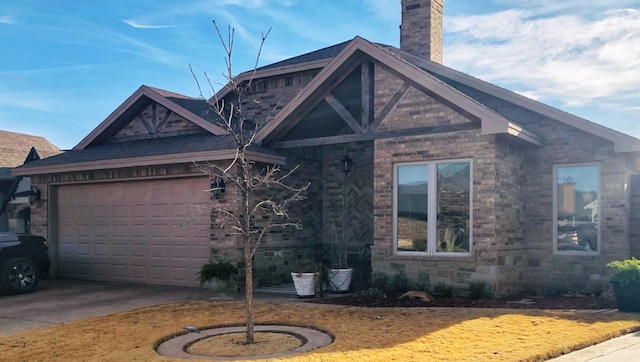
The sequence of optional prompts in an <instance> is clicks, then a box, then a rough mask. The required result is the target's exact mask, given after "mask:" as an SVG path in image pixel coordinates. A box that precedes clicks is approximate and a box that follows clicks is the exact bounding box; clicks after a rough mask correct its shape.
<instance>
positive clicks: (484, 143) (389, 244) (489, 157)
mask: <svg viewBox="0 0 640 362" xmlns="http://www.w3.org/2000/svg"><path fill="white" fill-rule="evenodd" d="M374 147H375V149H374V175H373V177H374V190H375V193H374V205H375V206H374V233H375V245H374V247H373V248H372V267H373V269H374V270H377V271H381V272H385V273H388V274H393V273H395V272H397V271H404V272H405V273H406V274H407V276H408V277H409V278H410V279H412V280H413V281H414V282H422V283H429V284H431V285H432V286H433V285H435V284H436V283H438V282H445V283H447V284H448V285H452V286H454V287H456V288H459V289H466V288H467V287H468V283H469V282H470V281H472V280H482V281H485V282H487V283H489V284H490V285H492V288H493V290H494V292H496V293H498V294H499V293H501V292H502V290H496V289H495V288H498V287H500V286H501V284H500V283H501V282H502V279H501V278H502V274H501V273H499V272H498V271H499V268H497V266H498V263H499V261H498V252H497V248H496V242H497V240H498V239H501V238H502V239H507V238H508V236H505V235H504V233H505V231H504V230H502V229H500V228H498V227H497V225H496V220H497V219H499V218H500V215H497V214H496V213H495V212H493V210H496V209H497V208H499V207H501V205H500V204H499V203H498V202H497V199H496V196H495V195H494V193H493V190H495V189H496V188H498V187H499V182H501V181H500V180H498V177H497V174H498V172H499V171H497V170H496V165H497V156H496V151H495V150H496V138H495V136H481V135H480V132H479V130H473V131H465V132H458V133H446V134H438V135H430V136H412V137H402V138H396V139H386V140H376V141H375V146H374ZM447 159H471V160H472V162H473V193H474V194H473V220H472V223H473V252H472V255H471V256H461V257H445V256H425V257H422V256H398V255H393V251H394V250H393V207H392V201H393V199H392V195H393V165H394V164H395V163H402V162H419V161H433V160H447ZM489 210H491V211H489ZM509 211H510V210H507V209H506V208H505V209H504V212H505V213H507V212H509Z"/></svg>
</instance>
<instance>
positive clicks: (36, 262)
mask: <svg viewBox="0 0 640 362" xmlns="http://www.w3.org/2000/svg"><path fill="white" fill-rule="evenodd" d="M50 265H51V262H50V261H49V247H48V246H47V240H46V239H45V238H43V237H42V236H36V235H29V234H16V233H10V232H9V233H7V232H0V292H2V293H9V294H19V293H28V292H30V291H32V290H33V289H34V288H35V287H36V286H37V285H38V283H39V282H40V280H42V279H46V278H47V277H48V276H49V266H50Z"/></svg>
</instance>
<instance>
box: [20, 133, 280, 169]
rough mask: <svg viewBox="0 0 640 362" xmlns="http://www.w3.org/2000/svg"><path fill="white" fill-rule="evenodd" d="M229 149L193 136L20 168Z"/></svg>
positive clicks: (223, 139) (228, 141)
mask: <svg viewBox="0 0 640 362" xmlns="http://www.w3.org/2000/svg"><path fill="white" fill-rule="evenodd" d="M229 149H235V147H234V145H233V141H232V138H231V136H230V135H225V136H216V135H213V134H195V135H185V136H174V137H164V138H153V139H144V140H136V141H128V142H117V143H110V144H105V145H100V146H95V147H88V148H85V149H82V150H74V151H70V152H66V153H63V154H60V155H57V156H54V157H49V158H47V159H42V160H36V161H32V162H29V163H28V164H26V165H24V166H21V167H20V169H28V168H32V167H41V166H54V165H66V164H74V163H81V162H92V161H103V160H114V159H126V158H136V157H146V156H162V155H175V154H185V153H193V152H206V151H222V150H229ZM249 149H250V150H252V151H256V152H260V153H263V154H267V155H279V154H278V153H277V152H275V151H273V150H270V149H267V148H264V147H261V146H258V145H252V146H251V147H250V148H249Z"/></svg>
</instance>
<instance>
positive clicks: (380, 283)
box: [371, 271, 389, 291]
mask: <svg viewBox="0 0 640 362" xmlns="http://www.w3.org/2000/svg"><path fill="white" fill-rule="evenodd" d="M371 287H372V288H375V289H379V290H383V291H384V290H389V276H388V275H387V274H385V273H383V272H379V271H374V272H373V273H372V274H371Z"/></svg>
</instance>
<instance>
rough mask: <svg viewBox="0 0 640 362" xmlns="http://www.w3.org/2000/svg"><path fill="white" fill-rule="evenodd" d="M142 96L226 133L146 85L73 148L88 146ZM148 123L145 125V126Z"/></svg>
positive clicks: (204, 126) (215, 130)
mask: <svg viewBox="0 0 640 362" xmlns="http://www.w3.org/2000/svg"><path fill="white" fill-rule="evenodd" d="M142 97H146V98H148V99H150V100H151V101H153V102H156V103H158V104H160V105H162V106H163V107H165V108H167V109H168V110H169V111H171V112H173V113H176V114H177V115H179V116H181V117H183V118H185V119H186V120H188V121H190V122H192V123H194V124H195V125H197V126H199V127H201V128H203V129H204V130H206V131H209V132H211V133H213V134H215V135H222V134H226V133H228V132H227V131H226V130H224V129H223V128H221V127H219V126H216V125H215V124H213V123H211V122H209V121H207V120H205V119H203V118H202V117H200V116H198V115H196V114H194V113H192V112H191V111H189V110H187V109H185V108H183V107H181V106H179V105H178V104H176V103H174V102H173V101H171V100H169V99H167V98H165V97H163V96H162V95H160V94H159V93H157V92H156V91H154V90H153V89H151V88H149V87H147V86H144V85H143V86H140V88H138V90H136V91H135V92H134V93H133V94H132V95H131V96H129V98H127V99H126V100H125V101H124V102H123V103H122V104H121V105H120V106H118V108H116V109H115V110H114V111H113V112H111V114H110V115H109V116H108V117H107V118H106V119H105V120H104V121H102V122H101V123H100V124H99V125H98V126H97V127H96V128H94V129H93V131H91V132H90V133H89V134H88V135H87V136H86V137H85V138H84V139H83V140H82V141H80V143H78V144H77V145H76V146H75V147H74V148H73V150H82V149H85V148H86V147H88V146H89V145H90V144H91V143H92V142H93V141H95V140H96V139H98V138H99V137H100V136H102V135H103V134H104V132H106V131H107V130H108V129H109V127H110V126H112V125H113V124H114V123H116V122H117V121H118V120H119V119H120V117H121V116H122V115H123V114H124V113H125V112H126V111H127V110H128V109H129V108H131V107H132V106H133V105H134V104H135V103H136V102H137V101H139V100H140V99H141V98H142ZM147 126H148V125H145V127H147Z"/></svg>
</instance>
